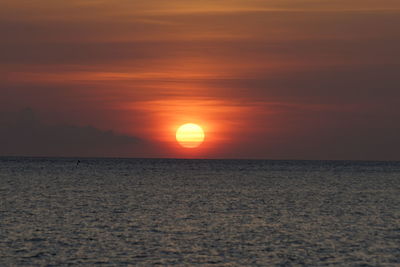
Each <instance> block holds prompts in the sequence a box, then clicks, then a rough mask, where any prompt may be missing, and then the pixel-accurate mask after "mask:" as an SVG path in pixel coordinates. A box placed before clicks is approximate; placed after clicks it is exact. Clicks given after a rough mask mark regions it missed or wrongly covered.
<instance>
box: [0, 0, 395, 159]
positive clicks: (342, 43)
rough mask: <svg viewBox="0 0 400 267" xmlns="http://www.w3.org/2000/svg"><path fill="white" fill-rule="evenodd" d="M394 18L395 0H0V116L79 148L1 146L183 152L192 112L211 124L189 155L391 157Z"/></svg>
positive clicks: (37, 149) (42, 149) (41, 149)
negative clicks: (179, 133) (30, 114)
mask: <svg viewBox="0 0 400 267" xmlns="http://www.w3.org/2000/svg"><path fill="white" fill-rule="evenodd" d="M398 25H400V2H399V1H398V0H382V1H374V0H355V1H345V0H334V1H321V0H300V1H292V0H271V1H265V0H221V1H211V0H210V1H209V0H205V1H194V0H193V1H191V0H171V1H163V0H162V1H161V0H148V1H130V0H119V1H112V2H110V1H103V0H85V1H66V0H60V1H50V0H35V1H12V0H5V1H2V2H1V3H0V36H1V39H0V95H1V97H0V112H3V113H4V114H5V112H8V113H10V112H15V111H17V110H20V109H22V108H25V107H26V106H30V107H32V108H33V109H34V110H36V111H37V112H38V113H40V114H41V121H42V122H41V123H37V125H36V126H35V127H36V128H35V127H33V126H32V127H33V128H32V129H30V130H31V131H33V130H35V131H36V130H37V127H39V126H38V125H40V127H39V128H40V129H41V130H40V131H39V130H38V131H39V134H38V136H39V137H40V138H41V139H40V140H42V141H43V140H45V139H49V140H53V139H54V138H55V139H54V140H53V141H52V142H53V143H62V142H65V143H68V142H69V141H70V139H63V138H64V137H65V138H66V136H65V135H62V134H61V133H67V132H68V133H69V134H70V135H72V136H75V135H77V136H80V138H81V139H77V140H76V142H77V144H81V146H79V145H77V146H76V147H74V146H73V145H64V146H63V145H62V144H59V145H58V146H49V147H46V146H37V145H35V144H34V143H33V142H32V144H29V141H26V142H27V143H25V145H24V146H21V147H20V148H18V149H16V150H13V147H10V146H9V145H6V143H4V142H3V143H2V144H3V146H4V147H5V148H7V150H3V151H1V150H0V153H2V154H6V152H7V153H11V154H18V153H22V152H23V150H21V149H22V147H29V148H30V150H29V151H32V153H33V154H37V155H39V154H41V153H50V154H51V153H53V154H57V153H64V154H71V155H72V154H73V153H75V152H76V153H79V154H80V153H86V152H85V151H91V152H90V153H91V154H90V155H94V154H95V155H106V154H107V153H108V154H112V155H125V156H137V155H139V156H149V155H150V156H152V155H155V156H171V157H181V156H184V157H185V156H188V155H187V154H184V153H183V154H182V150H180V149H179V148H177V147H176V146H175V145H176V144H175V140H174V133H173V131H174V127H176V126H177V125H179V124H180V123H184V122H186V121H188V120H190V121H193V122H198V123H202V124H203V125H204V127H206V128H207V130H208V131H209V132H208V137H209V139H208V140H207V142H208V143H209V144H210V145H209V147H207V146H206V148H204V149H203V150H200V151H199V152H198V154H197V155H196V154H193V155H192V154H191V155H189V156H194V157H195V156H199V157H261V158H316V159H319V158H321V159H322V158H323V159H326V158H334V159H398V160H400V153H399V151H400V145H399V141H398V140H399V139H398V138H397V136H399V135H400V130H399V127H398V126H397V123H396V122H397V121H398V120H399V118H400V109H399V108H398V107H399V105H400V90H399V88H400V82H399V81H400V80H399V78H398V73H400V50H399V49H398V48H399V47H400V32H399V30H398ZM58 124H61V125H77V126H76V127H72V126H57V127H56V126H49V125H58ZM82 125H93V127H95V128H87V127H86V128H85V127H81V126H82ZM0 127H1V128H2V129H3V130H2V132H3V133H5V132H8V135H7V136H8V138H11V137H12V136H13V135H12V134H11V132H12V131H17V128H16V127H17V126H15V125H10V124H7V125H6V124H2V125H1V126H0ZM12 129H13V130H12ZM96 129H113V131H115V132H116V133H119V134H120V135H123V136H125V137H124V138H125V139H124V138H122V137H121V136H120V135H118V134H110V133H108V134H107V133H105V132H102V131H100V130H96ZM10 131H11V132H10ZM50 133H51V134H50ZM48 135H54V136H55V137H54V138H53V139H51V138H50V137H48ZM16 136H18V135H16ZM85 136H95V138H93V140H97V141H96V142H97V143H91V142H89V141H88V142H86V141H84V140H86V139H84V138H88V137H85ZM127 136H137V137H138V138H140V139H141V140H144V139H146V140H150V142H151V144H152V145H151V148H150V147H146V146H140V145H139V144H141V141H139V140H136V139H135V138H133V139H132V138H129V137H127ZM121 138H122V139H121ZM126 138H127V139H126ZM20 139H21V140H22V139H23V140H29V139H27V138H25V139H24V138H22V137H21V138H20ZM101 140H104V142H102V141H101ZM129 140H130V141H129ZM134 140H136V142H137V143H135V142H133V141H134ZM106 141H107V142H106ZM93 142H94V141H93ZM124 142H126V143H124ZM130 142H133V143H130ZM86 143H87V147H85V145H84V144H86ZM102 143H104V144H109V145H104V146H102V148H101V149H100V148H99V150H98V151H97V150H96V148H97V147H100V146H99V145H98V144H102ZM124 144H125V145H124ZM125 146H126V147H128V146H132V149H124V147H125ZM134 146H135V147H136V149H133V147H134ZM54 147H57V150H52V149H55V148H54ZM79 147H82V150H79V149H78V148H79ZM14 148H15V146H14ZM72 148H73V149H74V150H71V149H72ZM130 151H135V152H130ZM149 151H150V152H149Z"/></svg>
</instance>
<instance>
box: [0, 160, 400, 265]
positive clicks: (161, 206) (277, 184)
mask: <svg viewBox="0 0 400 267" xmlns="http://www.w3.org/2000/svg"><path fill="white" fill-rule="evenodd" d="M0 201H1V202H0V265H1V266H11V265H29V266H32V265H47V264H48V265H63V264H65V265H68V264H69V265H85V264H87V265H93V264H100V265H101V264H103V265H129V264H132V265H139V266H140V265H142V266H148V265H155V264H160V265H196V264H199V265H215V266H223V265H227V266H244V265H246V266H249V265H254V266H257V265H258V266H265V265H278V266H281V265H285V266H291V265H341V266H343V265H346V266H349V265H350V266H357V265H362V264H368V265H364V266H396V265H397V266H398V265H400V163H395V162H386V163H383V162H324V161H244V160H240V161H239V160H236V161H235V160H139V159H83V160H81V164H80V165H79V166H78V167H77V166H76V159H28V158H25V159H16V158H14V159H12V158H8V159H7V158H3V159H0Z"/></svg>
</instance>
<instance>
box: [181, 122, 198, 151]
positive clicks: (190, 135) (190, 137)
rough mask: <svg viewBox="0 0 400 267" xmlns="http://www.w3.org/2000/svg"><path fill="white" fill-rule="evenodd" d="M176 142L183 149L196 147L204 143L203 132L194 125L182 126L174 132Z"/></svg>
mask: <svg viewBox="0 0 400 267" xmlns="http://www.w3.org/2000/svg"><path fill="white" fill-rule="evenodd" d="M176 141H178V143H179V144H180V145H181V146H183V147H185V148H195V147H198V146H199V145H201V144H202V143H203V141H204V131H203V129H202V128H201V127H200V126H199V125H197V124H194V123H186V124H183V125H182V126H180V127H179V128H178V130H176Z"/></svg>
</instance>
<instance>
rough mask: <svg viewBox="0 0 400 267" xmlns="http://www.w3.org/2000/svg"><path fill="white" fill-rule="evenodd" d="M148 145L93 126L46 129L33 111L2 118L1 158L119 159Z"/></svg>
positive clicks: (28, 109) (0, 129)
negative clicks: (11, 156) (117, 156)
mask: <svg viewBox="0 0 400 267" xmlns="http://www.w3.org/2000/svg"><path fill="white" fill-rule="evenodd" d="M3 115H5V114H3ZM148 145H149V144H147V142H146V141H145V140H142V139H139V138H137V137H132V136H125V135H118V134H116V133H114V132H112V131H102V130H99V129H97V128H95V127H92V126H84V127H80V126H76V125H47V124H44V123H42V122H41V121H40V119H39V118H38V117H37V115H36V113H35V112H34V111H33V110H32V109H30V108H26V109H24V110H22V111H20V112H18V113H17V114H14V115H12V116H11V117H9V118H4V116H3V118H2V123H1V124H0V148H1V149H0V156H10V155H25V156H116V155H123V154H124V153H125V154H134V152H135V150H138V149H140V150H143V149H144V148H145V147H146V146H148Z"/></svg>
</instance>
